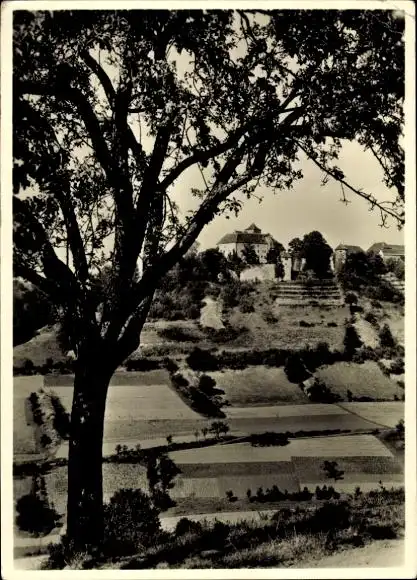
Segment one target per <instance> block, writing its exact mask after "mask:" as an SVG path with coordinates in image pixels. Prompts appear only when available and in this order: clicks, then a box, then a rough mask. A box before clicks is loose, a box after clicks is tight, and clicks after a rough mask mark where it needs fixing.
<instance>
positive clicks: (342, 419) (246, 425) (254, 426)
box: [229, 405, 378, 434]
mask: <svg viewBox="0 0 417 580" xmlns="http://www.w3.org/2000/svg"><path fill="white" fill-rule="evenodd" d="M305 406H306V405H303V407H305ZM229 425H230V429H231V430H232V431H237V432H239V433H242V434H250V433H262V432H264V431H279V432H286V431H289V432H291V433H295V432H296V431H324V430H326V429H349V430H356V429H364V430H372V429H376V428H377V427H378V425H376V424H375V423H372V422H370V421H367V420H366V419H363V418H362V417H358V416H356V415H352V414H349V413H341V414H334V413H333V414H330V415H308V414H306V415H305V416H298V417H297V416H293V417H265V418H264V417H258V418H256V417H253V418H233V419H230V420H229Z"/></svg>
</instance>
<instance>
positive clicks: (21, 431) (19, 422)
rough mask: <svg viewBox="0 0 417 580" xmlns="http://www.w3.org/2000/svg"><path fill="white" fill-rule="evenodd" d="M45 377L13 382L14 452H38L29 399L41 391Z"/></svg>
mask: <svg viewBox="0 0 417 580" xmlns="http://www.w3.org/2000/svg"><path fill="white" fill-rule="evenodd" d="M42 378H43V377H15V378H14V380H13V451H14V453H19V454H21V453H24V454H31V453H35V452H36V444H35V435H34V429H33V426H32V424H31V423H29V421H28V419H29V417H30V410H29V407H28V405H27V401H26V399H27V397H29V395H30V394H31V393H32V392H34V391H37V390H39V388H40V387H41V386H42V384H43V381H42Z"/></svg>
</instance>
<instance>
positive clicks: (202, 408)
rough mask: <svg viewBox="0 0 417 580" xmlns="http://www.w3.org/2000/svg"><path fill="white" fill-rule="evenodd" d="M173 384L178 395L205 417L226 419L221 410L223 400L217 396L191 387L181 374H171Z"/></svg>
mask: <svg viewBox="0 0 417 580" xmlns="http://www.w3.org/2000/svg"><path fill="white" fill-rule="evenodd" d="M171 384H172V386H173V387H174V389H175V390H176V391H177V393H178V394H179V395H180V396H182V398H184V399H186V401H187V402H188V404H189V405H190V407H191V408H192V409H193V410H194V411H196V412H197V413H200V414H201V415H204V416H205V417H213V418H224V417H225V416H226V415H225V414H224V412H223V411H222V410H221V407H222V405H223V400H222V398H221V397H220V396H218V395H217V394H211V395H209V394H207V393H206V392H203V390H201V389H200V388H198V387H196V386H194V385H190V384H189V381H188V380H187V379H186V378H185V377H184V376H183V375H182V374H181V373H180V372H178V371H177V372H176V373H174V374H171Z"/></svg>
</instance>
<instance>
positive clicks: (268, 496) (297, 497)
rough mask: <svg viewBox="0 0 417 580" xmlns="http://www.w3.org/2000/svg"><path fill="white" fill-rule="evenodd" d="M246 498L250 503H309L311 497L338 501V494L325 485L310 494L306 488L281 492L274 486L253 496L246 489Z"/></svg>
mask: <svg viewBox="0 0 417 580" xmlns="http://www.w3.org/2000/svg"><path fill="white" fill-rule="evenodd" d="M246 496H247V498H248V500H249V501H250V502H251V503H254V502H259V503H265V502H275V501H289V500H290V501H310V500H311V499H313V497H314V498H315V499H318V500H323V499H325V500H329V499H339V498H340V493H338V492H337V491H335V489H334V488H333V487H332V486H329V487H327V486H326V485H323V487H320V486H317V487H316V489H315V492H314V493H313V492H311V491H310V490H309V489H308V488H307V487H304V488H303V489H302V490H301V491H295V492H289V491H288V490H286V489H285V490H284V491H281V490H280V489H279V488H278V487H277V486H276V485H273V486H272V488H267V489H266V490H265V491H264V490H263V488H262V487H260V488H258V490H257V492H256V494H255V495H252V490H250V489H248V490H247V492H246ZM229 497H230V494H229ZM232 497H234V496H232Z"/></svg>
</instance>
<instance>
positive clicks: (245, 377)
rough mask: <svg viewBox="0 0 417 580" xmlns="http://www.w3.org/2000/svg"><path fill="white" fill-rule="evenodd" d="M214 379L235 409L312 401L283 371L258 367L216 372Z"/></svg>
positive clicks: (213, 373)
mask: <svg viewBox="0 0 417 580" xmlns="http://www.w3.org/2000/svg"><path fill="white" fill-rule="evenodd" d="M210 376H211V377H212V378H213V379H214V380H215V381H216V386H217V387H218V388H220V389H222V390H223V391H224V392H225V398H226V399H227V400H228V401H229V403H230V404H231V405H233V406H237V407H240V406H242V407H244V406H248V407H257V406H262V405H266V404H270V405H274V404H276V405H279V404H280V405H283V404H286V403H289V404H301V403H308V401H309V399H308V397H306V395H304V393H303V392H302V391H301V390H300V389H299V388H298V387H297V385H294V384H292V383H290V382H289V381H288V379H287V376H286V374H285V372H284V369H283V368H269V367H265V366H254V367H248V368H246V369H244V370H224V371H215V372H212V373H210ZM254 412H255V413H256V409H255V408H254Z"/></svg>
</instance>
